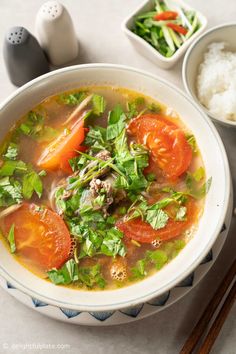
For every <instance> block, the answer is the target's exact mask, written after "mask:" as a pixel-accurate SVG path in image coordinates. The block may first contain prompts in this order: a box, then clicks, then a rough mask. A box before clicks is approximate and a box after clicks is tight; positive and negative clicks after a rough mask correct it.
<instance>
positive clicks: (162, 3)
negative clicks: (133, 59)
mask: <svg viewBox="0 0 236 354" xmlns="http://www.w3.org/2000/svg"><path fill="white" fill-rule="evenodd" d="M206 24H207V21H206V18H205V17H204V16H203V15H202V14H201V13H199V12H198V11H196V10H194V9H192V8H190V7H189V6H188V5H185V4H184V3H183V2H182V1H181V0H176V1H173V0H151V1H150V0H149V1H148V2H145V3H144V5H142V7H141V8H139V9H138V11H136V12H135V13H134V14H133V15H132V16H131V17H130V18H129V19H128V20H126V21H125V22H124V24H123V26H122V27H123V30H124V32H125V33H126V35H127V36H128V37H129V39H130V40H131V41H132V42H133V44H134V45H135V47H136V48H137V49H138V50H139V51H141V52H142V54H144V55H145V56H146V57H148V58H149V59H152V60H153V61H155V62H156V63H159V65H160V66H162V67H163V68H168V67H171V66H172V65H174V64H175V63H176V62H177V60H178V59H179V58H180V56H181V55H182V54H183V53H184V52H185V50H186V49H187V47H188V45H189V44H190V43H191V42H192V41H193V40H194V39H195V38H196V36H198V35H199V34H200V33H201V32H202V31H203V30H204V28H205V27H206Z"/></svg>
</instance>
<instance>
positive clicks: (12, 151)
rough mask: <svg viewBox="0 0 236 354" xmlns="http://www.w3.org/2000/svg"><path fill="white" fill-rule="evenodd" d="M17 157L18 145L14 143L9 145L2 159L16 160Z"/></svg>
mask: <svg viewBox="0 0 236 354" xmlns="http://www.w3.org/2000/svg"><path fill="white" fill-rule="evenodd" d="M17 156H18V145H17V144H15V143H10V144H9V145H8V148H7V151H6V152H5V154H4V155H3V157H4V158H5V159H7V160H16V158H17Z"/></svg>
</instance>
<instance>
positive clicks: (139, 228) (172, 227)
mask: <svg viewBox="0 0 236 354" xmlns="http://www.w3.org/2000/svg"><path fill="white" fill-rule="evenodd" d="M196 215H197V208H196V204H195V203H194V202H193V201H192V200H190V201H189V202H188V204H187V213H186V220H185V221H175V220H173V219H169V220H168V223H167V225H166V226H165V227H163V228H162V229H159V230H154V229H153V228H152V226H151V225H150V224H148V223H146V222H145V221H143V220H142V219H141V218H137V219H132V220H130V221H127V222H124V221H123V220H120V221H118V222H117V223H116V226H117V228H118V229H119V230H120V231H122V232H123V233H124V235H125V236H126V237H127V238H130V239H133V240H136V241H138V242H140V243H151V242H152V241H154V240H156V239H158V240H161V241H167V240H170V239H172V238H175V237H178V236H180V235H181V233H182V232H183V231H185V230H186V229H187V228H188V227H189V226H190V225H191V223H193V222H194V220H195V218H196Z"/></svg>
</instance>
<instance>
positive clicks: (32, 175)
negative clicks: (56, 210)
mask: <svg viewBox="0 0 236 354" xmlns="http://www.w3.org/2000/svg"><path fill="white" fill-rule="evenodd" d="M22 192H23V196H24V198H25V199H30V198H31V197H32V195H33V192H36V193H37V195H38V197H39V198H41V196H42V193H43V184H42V181H41V179H40V177H39V175H38V174H37V173H36V172H35V171H31V172H29V173H27V174H26V175H24V177H23V185H22Z"/></svg>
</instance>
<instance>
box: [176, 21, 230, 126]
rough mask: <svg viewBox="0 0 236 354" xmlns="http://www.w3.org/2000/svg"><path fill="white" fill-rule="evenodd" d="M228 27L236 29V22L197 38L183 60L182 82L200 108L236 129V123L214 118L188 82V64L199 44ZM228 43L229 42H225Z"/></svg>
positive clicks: (210, 115) (223, 25)
mask: <svg viewBox="0 0 236 354" xmlns="http://www.w3.org/2000/svg"><path fill="white" fill-rule="evenodd" d="M226 27H235V28H236V22H226V23H223V24H221V25H217V26H214V27H212V28H210V29H209V30H208V31H206V32H204V33H203V34H201V35H200V36H199V37H198V38H196V39H195V40H194V42H192V43H191V45H190V46H189V48H188V49H187V52H186V54H185V56H184V60H183V65H182V80H183V84H184V88H185V90H186V92H187V93H188V94H189V96H191V98H192V99H193V100H194V101H195V102H196V103H197V105H198V106H200V108H201V109H202V110H203V111H204V112H205V113H206V114H207V115H208V116H209V117H210V118H211V119H212V120H213V121H214V122H216V123H220V124H221V125H224V126H227V127H234V128H236V121H235V122H234V121H230V120H227V119H225V118H222V119H220V118H217V117H216V116H214V115H213V114H212V113H211V112H210V111H209V110H208V109H207V108H206V107H205V106H203V105H202V104H201V102H200V101H199V99H198V98H197V96H196V94H195V93H194V92H193V90H192V89H191V88H190V85H189V80H188V75H187V67H188V63H189V59H190V57H191V55H192V54H193V52H194V50H195V49H196V48H197V46H198V44H199V43H200V42H201V40H202V39H203V38H205V37H207V36H208V35H209V34H210V33H212V32H215V31H217V30H220V29H222V28H226ZM225 42H226V43H227V41H225Z"/></svg>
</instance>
